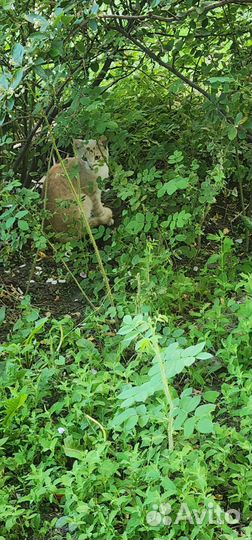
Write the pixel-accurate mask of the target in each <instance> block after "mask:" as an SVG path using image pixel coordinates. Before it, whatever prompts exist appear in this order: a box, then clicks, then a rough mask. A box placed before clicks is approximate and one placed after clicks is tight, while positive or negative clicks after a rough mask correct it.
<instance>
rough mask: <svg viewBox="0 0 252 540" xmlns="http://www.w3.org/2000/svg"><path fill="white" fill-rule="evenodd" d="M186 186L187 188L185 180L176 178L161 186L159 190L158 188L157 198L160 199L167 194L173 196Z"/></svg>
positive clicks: (186, 180)
mask: <svg viewBox="0 0 252 540" xmlns="http://www.w3.org/2000/svg"><path fill="white" fill-rule="evenodd" d="M187 186H188V179H187V178H181V177H177V178H174V179H173V180H170V181H169V182H166V183H165V184H163V185H162V186H161V188H159V190H158V192H157V196H158V197H162V195H164V193H167V194H168V195H173V194H174V193H175V192H176V191H178V190H179V189H185V188H186V187H187Z"/></svg>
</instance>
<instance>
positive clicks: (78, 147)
mask: <svg viewBox="0 0 252 540" xmlns="http://www.w3.org/2000/svg"><path fill="white" fill-rule="evenodd" d="M73 151H74V154H75V155H76V156H77V157H80V158H81V157H82V156H83V155H84V152H85V141H83V140H82V139H73Z"/></svg>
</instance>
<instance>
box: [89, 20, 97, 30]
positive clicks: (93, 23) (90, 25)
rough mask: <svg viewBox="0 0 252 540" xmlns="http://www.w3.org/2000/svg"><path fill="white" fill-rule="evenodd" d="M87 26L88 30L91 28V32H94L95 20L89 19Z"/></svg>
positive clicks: (95, 27)
mask: <svg viewBox="0 0 252 540" xmlns="http://www.w3.org/2000/svg"><path fill="white" fill-rule="evenodd" d="M88 26H89V28H91V30H93V32H96V30H97V28H98V26H97V22H96V20H95V19H89V21H88Z"/></svg>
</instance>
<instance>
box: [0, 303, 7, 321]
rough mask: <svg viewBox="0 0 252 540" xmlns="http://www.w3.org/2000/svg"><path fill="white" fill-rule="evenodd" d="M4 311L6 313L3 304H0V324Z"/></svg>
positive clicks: (3, 318) (3, 317)
mask: <svg viewBox="0 0 252 540" xmlns="http://www.w3.org/2000/svg"><path fill="white" fill-rule="evenodd" d="M5 313H6V308H5V306H1V307H0V325H1V324H2V323H3V322H4V320H5Z"/></svg>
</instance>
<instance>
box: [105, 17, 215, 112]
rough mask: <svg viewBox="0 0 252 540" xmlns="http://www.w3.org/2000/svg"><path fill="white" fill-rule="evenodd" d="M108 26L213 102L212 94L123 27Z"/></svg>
mask: <svg viewBox="0 0 252 540" xmlns="http://www.w3.org/2000/svg"><path fill="white" fill-rule="evenodd" d="M110 28H111V30H115V31H116V32H120V33H121V34H122V35H123V36H124V37H126V38H127V39H129V40H130V41H132V43H135V45H136V46H137V47H138V48H139V49H141V50H142V51H143V52H144V53H145V54H146V55H147V56H149V58H151V59H152V60H154V62H157V63H158V64H159V65H160V66H163V67H164V68H166V69H168V71H170V72H171V73H173V75H176V77H178V78H179V79H181V80H182V81H183V82H184V83H186V84H187V85H188V86H190V87H191V88H193V89H194V90H197V92H199V93H200V94H202V95H203V96H204V97H205V98H206V99H208V100H209V101H211V103H214V100H213V98H212V96H211V95H210V94H209V93H208V92H206V90H204V89H203V88H201V87H200V86H199V85H198V84H197V83H195V82H193V81H191V80H190V79H188V78H187V77H185V75H183V73H181V72H180V71H178V70H177V69H176V68H175V67H173V66H172V65H171V64H168V62H164V61H163V60H162V59H161V58H160V57H159V56H157V55H156V54H155V53H154V52H152V51H151V50H150V49H149V48H148V47H146V46H145V45H143V43H141V42H140V41H139V40H138V39H136V38H135V37H134V36H132V35H131V34H128V32H126V31H125V30H124V29H123V28H121V27H120V26H116V27H110Z"/></svg>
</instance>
